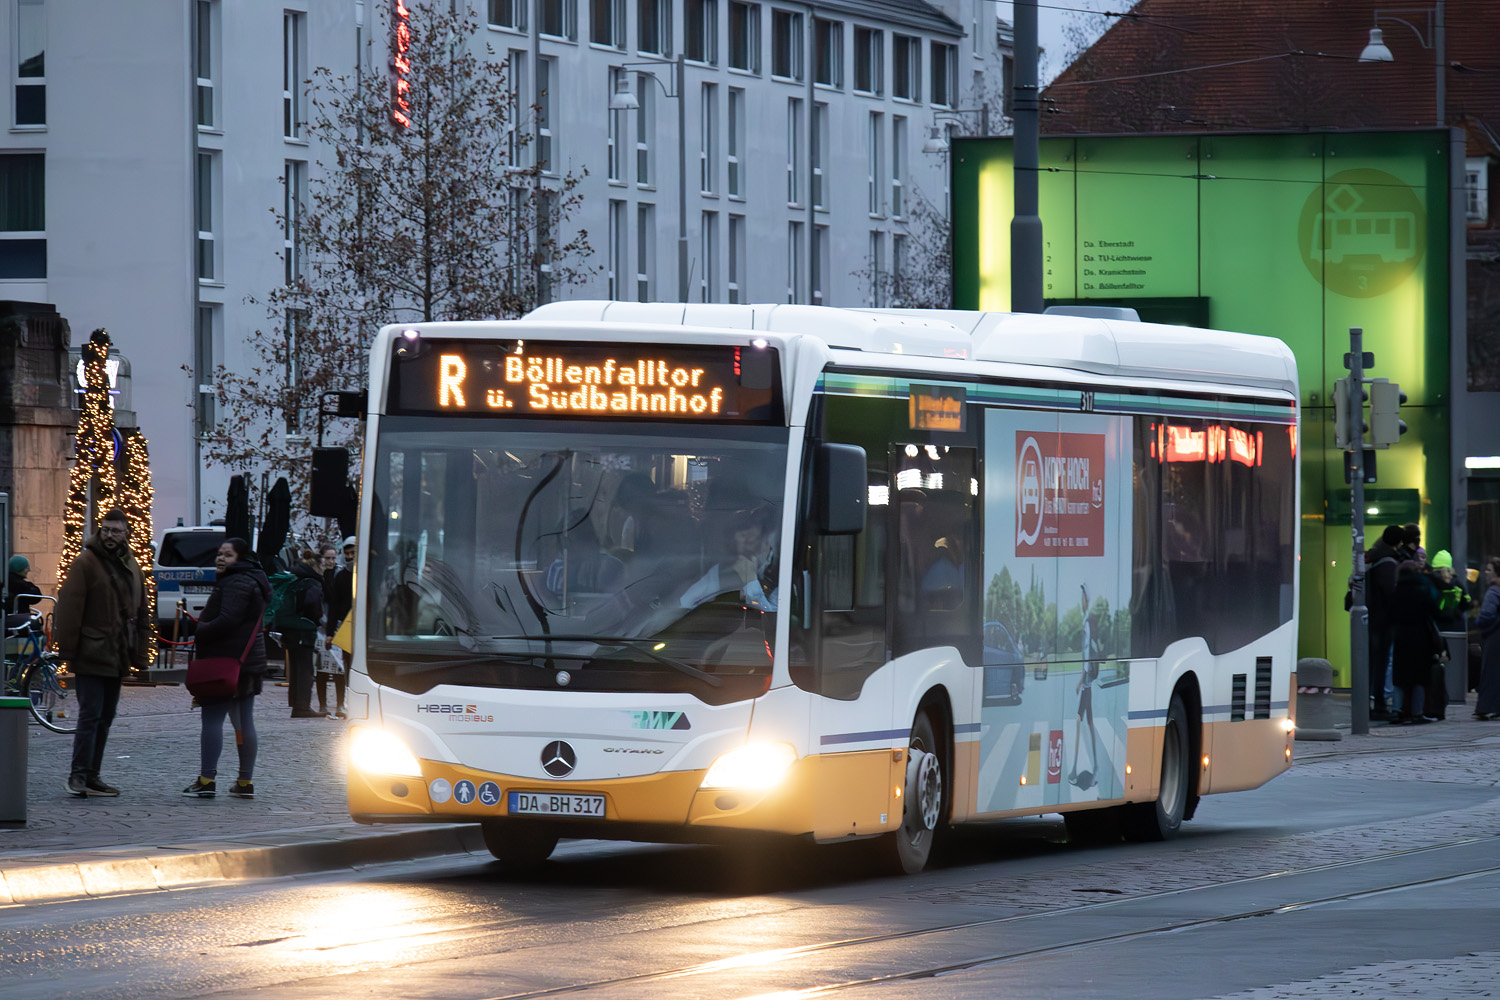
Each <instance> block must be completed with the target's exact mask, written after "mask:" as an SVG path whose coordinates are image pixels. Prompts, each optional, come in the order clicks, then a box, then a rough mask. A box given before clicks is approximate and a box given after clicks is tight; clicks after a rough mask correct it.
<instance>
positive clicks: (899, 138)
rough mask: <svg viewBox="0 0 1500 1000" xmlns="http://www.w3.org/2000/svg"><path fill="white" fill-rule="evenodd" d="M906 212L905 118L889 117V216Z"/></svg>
mask: <svg viewBox="0 0 1500 1000" xmlns="http://www.w3.org/2000/svg"><path fill="white" fill-rule="evenodd" d="M905 214H906V119H905V118H903V117H902V116H901V115H895V116H894V117H892V118H891V218H893V219H899V218H901V217H902V216H904V215H905Z"/></svg>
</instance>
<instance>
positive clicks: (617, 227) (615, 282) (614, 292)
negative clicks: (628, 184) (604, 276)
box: [609, 198, 628, 300]
mask: <svg viewBox="0 0 1500 1000" xmlns="http://www.w3.org/2000/svg"><path fill="white" fill-rule="evenodd" d="M625 207H626V206H625V202H623V201H621V200H619V199H617V198H612V199H610V202H609V297H610V298H612V299H615V300H620V299H624V298H625V259H626V257H627V255H628V248H627V246H626V243H625V232H626V230H625Z"/></svg>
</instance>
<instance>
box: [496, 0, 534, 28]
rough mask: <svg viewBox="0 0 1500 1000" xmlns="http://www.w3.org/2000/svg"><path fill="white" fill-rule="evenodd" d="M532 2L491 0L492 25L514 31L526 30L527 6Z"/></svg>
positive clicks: (526, 0)
mask: <svg viewBox="0 0 1500 1000" xmlns="http://www.w3.org/2000/svg"><path fill="white" fill-rule="evenodd" d="M528 3H530V0H490V24H491V26H493V27H496V28H510V29H511V30H512V31H525V30H526V5H527V4H528Z"/></svg>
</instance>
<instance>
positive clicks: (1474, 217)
mask: <svg viewBox="0 0 1500 1000" xmlns="http://www.w3.org/2000/svg"><path fill="white" fill-rule="evenodd" d="M1489 217H1490V160H1489V157H1487V156H1471V157H1469V158H1468V160H1467V161H1466V162H1465V163H1464V218H1466V219H1468V220H1469V221H1470V222H1486V221H1488V220H1489Z"/></svg>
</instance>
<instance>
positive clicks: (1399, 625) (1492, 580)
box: [1365, 524, 1500, 725]
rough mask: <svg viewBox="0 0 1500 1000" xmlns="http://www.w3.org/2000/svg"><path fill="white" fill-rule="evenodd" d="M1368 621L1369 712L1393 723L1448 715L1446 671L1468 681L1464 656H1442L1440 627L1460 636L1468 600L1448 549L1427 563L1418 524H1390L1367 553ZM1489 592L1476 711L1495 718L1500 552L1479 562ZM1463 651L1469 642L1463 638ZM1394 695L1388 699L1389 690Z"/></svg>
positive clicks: (1499, 695) (1499, 705) (1499, 685)
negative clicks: (1458, 673)
mask: <svg viewBox="0 0 1500 1000" xmlns="http://www.w3.org/2000/svg"><path fill="white" fill-rule="evenodd" d="M1365 565H1366V573H1367V577H1366V579H1367V594H1366V600H1367V604H1368V607H1369V620H1370V665H1369V670H1370V673H1369V681H1370V718H1371V719H1374V720H1382V721H1387V722H1390V723H1392V724H1393V725H1403V724H1420V723H1424V722H1436V721H1438V720H1440V719H1443V718H1446V710H1447V704H1448V696H1447V684H1446V681H1445V672H1446V671H1447V670H1458V671H1461V672H1462V673H1463V675H1464V679H1465V685H1466V686H1467V681H1468V669H1467V663H1463V662H1448V661H1449V656H1448V643H1447V639H1446V637H1445V633H1446V634H1457V635H1464V634H1465V633H1466V631H1467V629H1466V626H1465V621H1466V618H1465V616H1466V614H1467V613H1468V612H1469V610H1470V609H1471V608H1472V607H1473V605H1474V601H1473V598H1472V597H1471V596H1470V594H1469V591H1468V587H1467V586H1466V584H1467V582H1468V581H1467V580H1466V579H1465V578H1464V577H1461V576H1459V575H1458V574H1457V573H1456V572H1455V571H1454V567H1453V558H1452V556H1450V555H1449V553H1447V552H1446V551H1439V552H1437V553H1435V554H1434V555H1433V557H1432V559H1431V561H1430V562H1429V560H1428V558H1427V552H1426V550H1425V549H1423V548H1422V532H1421V528H1420V527H1419V526H1418V525H1416V524H1406V525H1391V526H1390V527H1388V528H1386V529H1385V531H1384V532H1382V533H1381V536H1380V539H1379V540H1378V541H1377V542H1376V543H1375V544H1374V546H1373V547H1371V549H1370V550H1369V552H1368V553H1366V558H1365ZM1484 582H1485V585H1486V587H1487V591H1486V593H1485V595H1484V604H1483V608H1482V609H1481V611H1480V614H1479V616H1478V618H1477V619H1476V621H1475V625H1476V627H1477V628H1478V629H1479V631H1480V633H1481V635H1482V636H1483V637H1484V641H1483V653H1482V659H1481V662H1482V666H1481V675H1480V684H1479V701H1478V704H1477V706H1476V708H1475V717H1476V718H1479V719H1494V718H1500V558H1496V559H1491V560H1489V562H1488V563H1487V565H1486V566H1485V572H1484ZM1462 647H1463V648H1464V649H1465V650H1467V642H1464V643H1463V644H1462ZM1388 691H1389V693H1391V694H1392V695H1393V697H1392V699H1391V700H1390V701H1389V702H1388V701H1387V697H1386V696H1387V693H1388Z"/></svg>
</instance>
